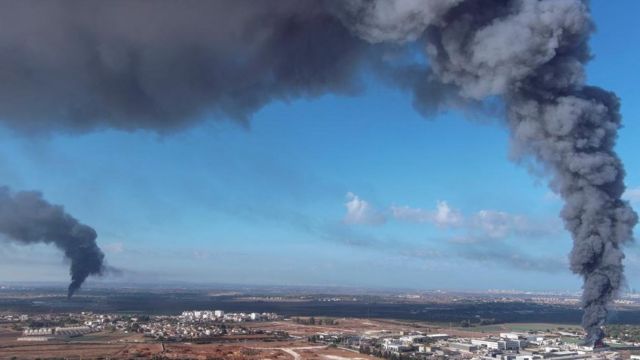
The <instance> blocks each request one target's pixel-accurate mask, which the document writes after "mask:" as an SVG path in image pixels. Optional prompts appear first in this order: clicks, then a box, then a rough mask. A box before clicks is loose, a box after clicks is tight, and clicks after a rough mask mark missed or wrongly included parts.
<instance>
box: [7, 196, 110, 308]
mask: <svg viewBox="0 0 640 360" xmlns="http://www.w3.org/2000/svg"><path fill="white" fill-rule="evenodd" d="M0 233H1V234H3V235H4V236H5V237H6V238H7V239H8V240H10V241H15V242H18V243H21V244H35V243H45V244H54V245H55V246H56V247H58V248H59V249H60V250H62V251H63V252H64V256H65V257H66V258H67V259H69V261H70V262H71V268H70V270H69V273H70V275H71V284H70V285H69V292H68V295H69V297H71V296H72V295H73V293H74V292H75V291H76V290H78V289H79V288H80V286H81V285H82V283H83V282H84V280H85V279H86V278H87V276H89V275H99V274H101V273H102V270H103V263H102V261H103V259H104V254H103V253H102V251H101V250H100V248H98V245H97V244H96V237H97V235H96V231H95V230H93V229H92V228H91V227H89V226H87V225H84V224H81V223H80V222H78V220H76V219H75V218H73V217H72V216H71V215H69V214H67V213H66V212H64V209H63V208H62V207H61V206H58V205H52V204H50V203H48V202H47V201H46V200H44V199H43V198H42V195H41V194H40V193H38V192H33V191H29V192H27V191H23V192H18V193H15V194H13V193H11V192H10V190H9V189H8V188H6V187H0Z"/></svg>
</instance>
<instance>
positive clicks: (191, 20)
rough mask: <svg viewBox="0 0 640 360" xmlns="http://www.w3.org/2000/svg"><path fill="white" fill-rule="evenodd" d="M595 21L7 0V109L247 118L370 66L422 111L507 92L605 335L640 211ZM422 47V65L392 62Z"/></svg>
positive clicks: (29, 126) (450, 12) (361, 0)
mask: <svg viewBox="0 0 640 360" xmlns="http://www.w3.org/2000/svg"><path fill="white" fill-rule="evenodd" d="M593 28H594V26H593V24H592V21H591V18H590V13H589V7H588V3H587V2H585V1H581V0H344V1H330V0H327V1H322V0H281V1H276V2H263V1H245V0H233V1H232V0H226V1H225V0H220V1H197V0H183V1H169V0H161V1H149V0H137V1H129V0H127V1H124V0H114V1H110V2H103V1H93V0H84V1H75V0H66V1H62V0H58V1H57V0H51V1H47V2H43V1H30V0H16V1H11V0H7V1H3V2H0V121H2V122H3V123H4V125H5V126H7V127H10V128H13V129H15V130H16V131H19V132H22V133H24V134H32V133H42V132H50V131H59V130H63V131H70V132H84V131H89V130H93V129H100V128H116V129H124V130H135V129H150V130H153V131H158V132H170V131H174V130H175V129H180V128H183V127H186V126H188V125H190V124H191V123H193V122H195V121H199V120H201V119H203V118H207V117H209V118H210V117H214V118H226V119H233V120H236V121H240V122H243V123H246V122H247V121H248V120H249V119H250V117H251V114H252V113H253V112H255V111H256V110H258V109H260V108H261V107H262V106H264V105H265V104H267V103H269V102H271V101H276V100H280V101H287V100H289V99H294V98H298V97H313V96H318V95H322V94H326V93H337V94H347V95H349V94H353V93H356V92H357V91H358V89H359V88H360V87H361V83H360V82H359V76H360V74H361V73H362V72H363V71H364V70H369V71H374V72H376V73H377V74H379V75H380V76H381V77H382V78H384V79H386V80H390V83H392V84H394V85H396V86H399V87H401V88H404V89H408V90H410V91H411V92H412V94H413V97H414V104H415V106H416V109H417V110H418V111H420V112H421V113H423V114H425V115H432V114H434V113H437V112H439V111H442V110H446V109H450V108H458V109H462V110H464V111H466V112H467V113H471V114H473V113H477V112H481V111H484V110H485V109H486V105H487V104H492V103H495V102H499V103H501V104H503V105H504V113H503V114H502V115H503V116H502V117H503V119H504V123H505V125H506V126H508V128H509V129H510V130H511V140H512V156H513V159H514V160H516V161H519V162H522V163H524V164H526V165H528V166H535V167H537V168H541V169H543V170H544V171H546V173H547V174H548V175H549V177H550V179H551V188H552V189H553V190H554V191H555V192H557V193H558V194H560V195H561V196H562V198H563V199H564V201H565V206H564V208H563V210H562V213H561V216H562V218H563V219H564V222H565V225H566V228H567V229H568V230H569V232H570V233H571V235H572V237H573V242H574V247H573V250H572V252H571V270H572V271H574V272H575V273H577V274H579V275H581V276H582V277H583V278H584V293H583V307H584V310H585V313H584V318H583V326H584V327H585V329H586V331H587V333H588V336H587V342H588V343H596V342H597V341H599V340H600V339H601V338H602V336H603V333H602V330H601V326H602V325H603V324H604V322H605V320H606V316H607V304H608V303H609V302H610V301H611V300H612V299H613V298H614V297H615V296H616V294H617V292H618V291H619V290H620V288H621V287H622V286H623V283H624V277H623V266H622V260H623V258H624V254H623V252H622V248H623V246H624V244H626V243H629V242H630V241H632V240H633V239H632V231H633V227H634V226H635V224H636V223H637V221H638V218H637V215H636V214H635V213H634V212H633V210H632V209H631V208H630V206H629V204H628V203H626V202H624V201H623V200H621V195H622V193H623V192H624V175H625V174H624V168H623V166H622V164H621V161H620V159H619V157H618V156H617V155H616V153H615V151H614V145H615V141H616V137H617V130H618V129H619V127H620V123H621V118H620V114H619V108H618V107H619V105H618V99H617V98H616V96H615V95H614V94H612V93H610V92H607V91H605V90H602V89H599V88H596V87H592V86H588V85H587V84H586V80H585V73H584V72H585V71H584V66H585V64H586V63H587V61H588V60H589V58H590V52H589V48H588V39H589V36H590V34H591V33H592V31H593ZM415 48H420V49H421V51H422V52H423V55H424V58H425V59H426V61H422V62H414V63H410V64H406V63H397V62H396V63H394V62H393V61H388V59H389V58H393V56H391V57H390V56H389V54H393V53H394V52H395V53H397V52H402V51H403V49H404V50H405V51H410V50H411V49H415ZM18 223H21V222H18ZM45 232H48V231H45ZM88 238H91V237H88ZM94 270H95V271H99V268H94ZM85 273H86V274H91V273H92V272H85ZM85 277H86V276H85Z"/></svg>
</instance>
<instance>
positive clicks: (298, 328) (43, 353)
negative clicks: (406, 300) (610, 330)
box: [0, 318, 549, 360]
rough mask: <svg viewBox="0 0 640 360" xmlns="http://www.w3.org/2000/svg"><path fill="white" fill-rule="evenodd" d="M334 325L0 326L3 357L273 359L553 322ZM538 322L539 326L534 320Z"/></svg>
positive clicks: (337, 356) (327, 355) (342, 354)
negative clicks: (230, 333) (215, 328)
mask: <svg viewBox="0 0 640 360" xmlns="http://www.w3.org/2000/svg"><path fill="white" fill-rule="evenodd" d="M335 320H336V321H337V324H336V325H302V324H296V323H294V322H293V321H275V322H259V323H246V324H245V326H247V327H253V328H258V329H262V330H281V331H286V332H288V333H289V334H290V335H291V336H292V337H293V339H292V340H290V341H261V340H258V339H256V338H255V337H250V336H248V337H244V338H242V339H239V338H233V337H225V338H222V339H224V340H225V341H231V340H235V341H236V342H220V343H210V344H192V343H159V342H155V341H152V340H150V339H148V338H144V337H143V336H142V335H140V334H124V333H121V332H103V333H95V334H90V335H86V336H83V337H79V338H74V339H72V340H70V341H68V342H63V341H47V342H23V341H17V340H16V339H17V337H19V336H20V334H21V333H20V332H19V331H15V330H13V329H12V328H11V327H10V326H0V359H11V358H17V359H38V358H39V359H48V358H49V359H50V358H65V359H95V358H104V359H107V358H109V359H132V358H151V357H153V356H161V357H163V358H169V359H238V360H240V359H247V360H258V359H271V360H287V359H293V360H303V359H316V360H343V359H360V360H369V359H374V358H373V357H369V356H366V355H362V354H359V353H357V352H354V351H350V350H346V349H340V348H333V347H327V346H324V345H321V344H313V343H309V342H307V337H308V336H310V335H313V334H317V333H332V334H364V335H379V334H387V335H401V334H404V333H407V332H411V331H421V332H423V333H427V334H429V333H431V334H435V333H446V334H449V335H453V336H477V335H478V332H484V333H485V334H489V333H498V332H500V331H509V330H515V328H516V327H517V328H518V330H521V328H523V327H527V326H529V327H536V326H537V327H544V328H546V327H548V326H549V324H519V325H518V326H513V327H512V326H509V325H496V326H487V327H483V328H469V329H467V328H464V329H463V328H456V327H443V326H440V325H434V324H428V323H421V322H405V321H396V320H370V319H351V318H338V319H335ZM534 325H536V326H534Z"/></svg>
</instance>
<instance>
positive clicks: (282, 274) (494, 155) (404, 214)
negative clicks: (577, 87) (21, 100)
mask: <svg viewBox="0 0 640 360" xmlns="http://www.w3.org/2000/svg"><path fill="white" fill-rule="evenodd" d="M592 7H593V16H594V18H595V21H596V24H597V26H598V32H597V33H596V34H595V35H594V37H593V39H592V42H591V44H592V49H593V53H594V54H595V58H594V60H593V62H592V63H591V64H590V65H589V67H588V76H589V82H590V83H592V84H596V85H599V86H602V87H605V88H608V89H611V90H614V91H615V92H616V93H618V95H619V96H620V97H621V98H622V113H623V116H624V123H625V128H624V129H623V130H621V132H620V139H619V144H618V150H619V153H620V155H621V157H622V159H623V160H624V162H625V163H626V168H627V172H628V176H627V183H628V185H629V187H630V189H631V190H630V193H629V197H632V198H634V199H636V200H635V205H636V207H637V208H640V159H639V158H638V156H637V153H638V150H640V148H639V146H638V143H637V141H636V139H637V138H638V137H639V136H640V124H638V121H636V119H637V118H638V116H639V115H640V107H639V106H640V105H638V103H639V101H638V100H640V99H638V92H637V91H635V90H636V87H637V84H638V83H639V82H640V72H638V71H637V68H638V66H640V52H638V50H637V49H636V48H635V46H633V45H634V44H630V42H631V41H633V39H636V38H638V37H639V36H640V30H638V29H637V27H630V26H628V25H629V24H631V23H633V21H634V16H635V14H637V13H638V11H640V3H638V2H637V1H633V0H626V1H619V2H617V3H616V6H610V4H609V6H607V4H606V2H605V1H603V0H595V1H593V4H592ZM366 83H367V86H366V89H365V90H364V92H363V93H362V94H359V95H357V96H353V97H338V96H332V95H327V96H323V97H320V98H314V99H301V100H296V101H292V102H290V103H281V102H278V103H273V104H270V105H268V106H267V107H265V108H263V109H262V110H260V111H259V112H258V113H256V114H255V116H254V118H253V120H252V122H251V124H250V126H249V127H243V126H239V125H237V124H234V123H230V122H226V121H219V119H207V120H206V121H204V122H202V123H200V124H199V125H198V126H196V127H192V128H189V129H186V130H183V131H181V132H179V133H177V134H163V135H159V134H156V133H152V132H143V131H139V132H130V133H129V132H118V131H110V130H105V131H96V132H92V133H88V134H83V135H77V134H74V135H71V134H54V135H50V136H42V137H36V138H33V137H29V138H26V137H21V136H18V135H16V134H14V133H12V132H11V131H9V130H5V129H3V130H1V131H0V175H1V176H2V179H3V182H4V183H6V184H7V185H9V186H11V187H12V188H13V189H16V190H30V189H38V190H41V191H42V192H43V193H44V195H45V197H46V198H47V199H49V200H50V201H51V202H54V203H59V204H64V206H65V208H66V209H67V210H68V212H70V213H71V214H73V215H74V216H76V217H77V218H79V219H80V220H81V221H82V222H84V223H87V224H89V225H91V226H93V227H95V228H96V230H97V231H98V234H99V238H98V242H99V244H100V246H101V247H102V248H103V249H104V250H105V252H106V254H107V261H108V263H109V264H110V265H112V266H114V267H117V268H120V269H122V270H123V274H122V275H119V276H113V275H108V276H106V277H105V278H103V279H91V280H89V283H88V285H89V286H90V284H91V283H92V282H93V283H95V282H97V281H116V282H122V281H139V282H163V281H189V282H197V283H244V284H277V285H340V286H365V287H403V288H415V289H531V290H558V289H569V290H577V289H579V287H580V279H579V278H578V277H576V276H575V275H572V274H571V273H570V272H569V270H568V269H567V267H566V263H567V260H566V258H567V254H568V252H569V250H570V247H571V239H570V237H569V235H568V234H567V233H566V232H565V231H564V230H563V229H562V225H561V223H560V222H559V220H558V219H557V213H558V211H559V209H560V207H561V202H560V201H559V199H558V198H556V197H555V196H553V195H552V194H551V193H550V192H549V190H548V189H547V188H546V185H545V183H546V181H545V180H544V179H540V178H535V177H532V176H531V175H530V174H529V173H528V172H527V170H526V169H525V168H523V167H520V166H518V165H517V164H514V163H512V162H510V161H509V160H508V152H509V142H508V134H507V132H506V130H505V129H504V128H502V127H501V126H500V125H499V123H498V121H479V120H467V119H465V118H464V117H463V116H462V115H460V114H457V113H446V114H442V115H440V116H438V117H436V118H432V119H424V118H422V117H421V116H420V115H419V114H418V113H417V112H416V111H415V110H414V109H413V108H412V105H411V99H410V96H408V94H407V93H403V92H402V91H399V90H397V89H393V88H388V87H386V86H385V85H384V84H381V83H379V82H377V81H375V80H373V79H368V80H366ZM635 189H638V190H636V191H635V192H634V190H635ZM627 254H628V255H627V260H626V265H627V276H628V283H629V286H630V287H631V288H640V283H639V282H638V280H636V279H637V278H638V275H640V251H639V250H638V248H637V246H631V247H630V248H628V252H627ZM0 269H1V271H0V281H22V280H29V281H39V280H55V281H66V280H67V277H68V275H67V271H68V270H67V264H65V263H64V262H63V261H62V260H61V256H60V254H59V253H58V251H57V250H56V249H53V248H49V247H47V246H45V245H39V246H31V247H24V246H20V245H15V244H9V245H7V246H5V247H3V248H2V249H1V250H0ZM470 274H472V275H470Z"/></svg>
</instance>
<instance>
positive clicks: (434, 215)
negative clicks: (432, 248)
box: [390, 201, 561, 243]
mask: <svg viewBox="0 0 640 360" xmlns="http://www.w3.org/2000/svg"><path fill="white" fill-rule="evenodd" d="M390 213H391V216H392V217H393V218H394V219H395V220H399V221H405V222H412V223H426V224H432V225H436V226H437V227H439V228H445V229H462V230H465V232H466V235H464V236H460V235H456V236H454V237H452V238H451V241H452V242H456V243H472V242H479V241H484V240H487V239H504V238H507V237H509V236H520V237H541V236H547V235H551V234H554V233H557V232H559V231H560V229H561V226H560V224H559V222H558V221H556V220H553V221H551V222H550V223H549V222H548V221H547V222H545V223H544V224H543V223H542V222H541V221H538V220H534V219H531V218H529V217H527V216H524V215H520V214H511V213H508V212H504V211H496V210H479V211H477V212H476V213H474V214H472V215H470V216H465V215H464V214H463V213H462V212H461V211H460V210H457V209H455V208H454V207H452V206H450V205H449V204H448V203H447V202H446V201H438V203H437V206H436V209H435V210H425V209H421V208H412V207H409V206H392V207H391V208H390Z"/></svg>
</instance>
